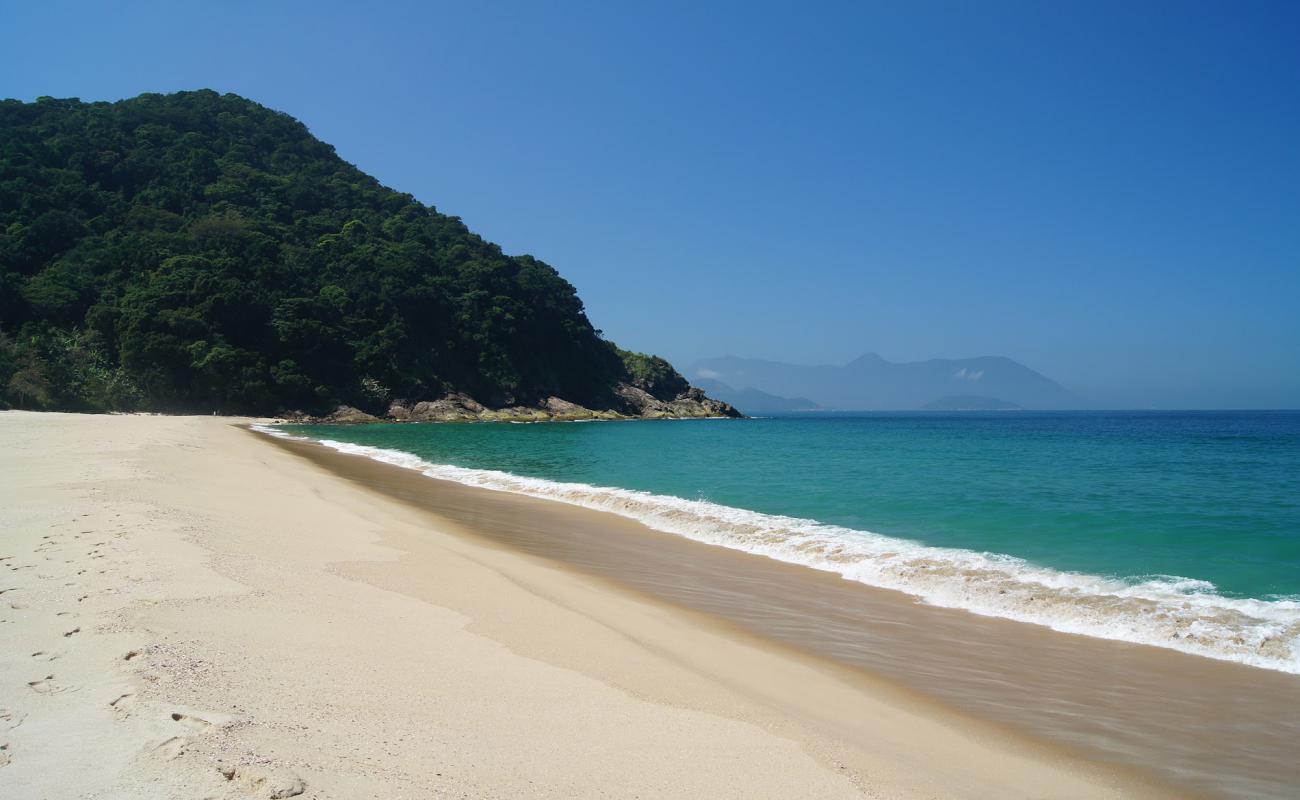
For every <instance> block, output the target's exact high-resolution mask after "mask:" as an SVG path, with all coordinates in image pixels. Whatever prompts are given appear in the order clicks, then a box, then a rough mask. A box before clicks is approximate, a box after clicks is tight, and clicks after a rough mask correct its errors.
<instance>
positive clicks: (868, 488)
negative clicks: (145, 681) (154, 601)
mask: <svg viewBox="0 0 1300 800" xmlns="http://www.w3.org/2000/svg"><path fill="white" fill-rule="evenodd" d="M298 431H299V432H300V433H306V434H308V435H310V436H312V437H313V438H317V439H325V440H329V441H332V442H333V443H334V446H336V447H339V448H342V449H344V450H346V451H349V452H356V453H362V454H367V455H370V456H372V457H375V458H380V459H383V460H387V461H389V462H390V463H395V464H399V465H402V466H408V467H415V468H419V469H421V470H422V471H424V472H426V473H427V474H429V475H431V476H434V477H439V478H444V479H448V480H455V481H459V482H461V483H466V484H469V485H474V486H481V487H485V488H492V489H497V490H502V491H510V492H515V493H522V494H528V495H531V496H535V497H542V498H547V499H553V500H560V501H563V502H567V503H571V504H575V505H582V506H585V507H589V508H596V509H601V510H606V511H612V512H614V513H618V514H621V515H623V516H627V517H630V518H633V519H636V520H638V521H641V522H643V523H645V524H647V525H649V526H650V527H653V528H655V529H657V530H661V531H665V532H669V533H674V534H677V535H680V536H684V537H687V538H691V539H694V540H696V541H702V542H706V543H709V544H714V545H721V546H725V547H729V548H732V549H737V550H742V551H745V552H749V553H754V554H758V555H764V556H767V557H770V558H775V559H778V560H782V561H786V562H790V563H796V564H801V565H804V566H808V567H813V568H816V569H820V570H825V571H830V572H834V573H836V574H839V575H841V576H843V577H846V578H849V579H851V580H855V581H858V582H861V583H864V584H867V585H870V586H876V587H883V588H891V589H897V590H900V591H904V592H908V593H909V594H912V595H914V596H916V597H918V598H921V599H922V600H924V601H925V602H927V603H930V604H933V605H939V606H944V607H950V608H962V609H966V610H968V611H973V612H976V613H979V614H983V615H988V616H996V617H1002V618H1006V619H1014V620H1019V621H1023V622H1031V623H1035V624H1039V625H1044V626H1047V627H1050V628H1053V629H1055V630H1058V631H1064V632H1071V633H1082V634H1086V635H1090V636H1096V637H1099V638H1107V639H1116V640H1120V641H1128V642H1135V643H1144V644H1151V645H1156V646H1160V647H1166V648H1170V649H1175V650H1180V651H1182V652H1187V653H1194V654H1197V655H1201V656H1208V657H1212V658H1218V659H1222V660H1228V661H1235V662H1238V663H1244V664H1250V665H1253V666H1257V667H1264V668H1269V669H1275V670H1280V671H1286V672H1293V673H1300V414H1297V413H1293V412H1272V413H1236V412H1231V413H1229V412H1213V413H1006V412H993V413H985V414H979V413H976V414H970V413H961V414H954V413H948V414H933V413H932V414H870V415H855V416H845V415H813V416H794V417H778V418H772V419H763V420H743V421H732V420H716V421H689V422H629V423H620V424H590V425H575V424H541V425H508V424H506V425H502V424H495V425H373V426H361V427H346V426H312V427H310V428H300V429H298Z"/></svg>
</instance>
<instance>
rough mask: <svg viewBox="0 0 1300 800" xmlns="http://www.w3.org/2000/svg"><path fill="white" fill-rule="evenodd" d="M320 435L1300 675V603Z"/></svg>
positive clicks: (910, 584) (480, 483)
mask: <svg viewBox="0 0 1300 800" xmlns="http://www.w3.org/2000/svg"><path fill="white" fill-rule="evenodd" d="M253 427H254V429H255V430H258V431H260V432H262V433H266V434H270V435H272V436H278V437H283V438H292V439H304V440H305V441H317V442H319V443H320V444H323V445H325V446H327V447H331V448H333V449H335V450H337V451H339V452H341V453H348V454H353V455H359V456H365V457H367V458H371V459H373V460H375V461H380V462H383V463H386V464H392V465H395V466H399V467H404V468H407V469H412V470H417V471H419V472H421V473H423V474H424V475H427V476H429V477H431V478H438V479H441V480H449V481H455V482H457V483H461V484H464V485H467V486H476V487H479V488H483V489H491V490H494V491H501V492H512V493H515V494H522V495H528V496H530V497H536V498H541V499H545V500H554V501H558V502H562V503H568V504H570V505H575V506H582V507H583V508H589V509H594V510H597V511H606V512H609V513H613V514H618V515H619V516H622V517H627V518H629V519H633V520H636V521H638V522H640V523H642V524H644V525H646V526H648V527H650V528H653V529H655V530H658V531H662V532H665V533H670V534H675V535H677V536H682V537H685V538H688V539H692V540H695V541H697V542H703V543H705V544H711V545H716V546H719V547H727V548H731V549H733V550H741V551H744V552H747V553H752V554H755V555H760V556H766V557H768V558H773V559H776V560H778V561H785V562H788V563H791V564H800V565H803V566H805V567H811V568H813V569H818V570H823V571H826V572H833V573H837V574H839V575H841V576H842V577H844V578H845V579H847V580H852V581H858V582H860V583H863V584H866V585H868V586H874V587H879V588H884V589H893V590H897V591H900V592H904V593H906V594H909V595H912V596H913V597H916V598H918V599H919V600H921V601H923V602H925V603H929V604H931V605H935V606H942V607H945V608H958V609H964V610H966V611H970V612H973V613H976V614H982V615H985V616H990V617H1002V618H1005V619H1012V620H1017V621H1020V622H1027V623H1031V624H1035V625H1043V626H1046V627H1049V628H1052V629H1053V630H1057V631H1062V632H1065V633H1075V634H1082V635H1085V636H1093V637H1097V638H1101V639H1114V640H1119V641H1124V642H1132V643H1136V644H1145V645H1154V646H1156V647H1164V648H1168V649H1171V650H1179V651H1182V652H1184V653H1191V654H1194V655H1198V656H1206V657H1209V658H1216V659H1220V660H1224V661H1235V662H1237V663H1241V664H1247V665H1250V666H1254V667H1261V668H1264V669H1273V670H1278V671H1281V672H1289V673H1293V674H1300V599H1296V598H1291V597H1286V598H1277V599H1272V600H1257V599H1241V598H1230V597H1224V596H1222V595H1219V594H1217V592H1216V587H1215V586H1214V584H1212V583H1210V582H1208V581H1203V580H1197V579H1193V578H1184V577H1179V576H1174V575H1144V576H1137V577H1130V578H1111V577H1103V576H1099V575H1088V574H1084V573H1077V572H1061V571H1058V570H1053V569H1050V568H1047V567H1041V566H1038V565H1035V564H1032V563H1030V562H1028V561H1025V560H1024V559H1020V558H1016V557H1014V556H1008V555H1000V554H996V553H979V552H975V551H971V550H962V549H957V548H945V547H932V546H929V545H924V544H920V543H918V542H912V541H908V540H905V539H898V538H894V537H890V536H884V535H881V534H877V533H872V532H870V531H863V530H854V529H850V528H843V527H839V526H834V525H826V524H823V523H820V522H817V521H815V520H810V519H798V518H795V517H784V516H776V515H771V514H761V513H758V512H755V511H747V510H745V509H741V508H732V507H729V506H724V505H718V504H716V503H710V502H707V501H703V500H685V499H682V498H678V497H670V496H665V495H656V494H650V493H648V492H641V491H635V490H629V489H619V488H610V487H600V486H591V485H588V484H584V483H560V482H556V481H549V480H545V479H541V478H529V477H523V476H519V475H514V474H512V473H509V472H500V471H496V470H484V469H468V468H465V467H456V466H452V465H449V464H433V463H430V462H428V461H425V460H424V459H421V458H419V457H418V456H415V455H412V454H410V453H405V452H402V451H400V450H388V449H383V448H378V447H368V446H365V445H357V444H351V443H347V442H338V441H331V440H316V439H306V438H305V437H298V436H292V435H290V434H288V433H285V432H283V431H279V430H276V429H274V428H269V427H265V426H260V425H255V426H253Z"/></svg>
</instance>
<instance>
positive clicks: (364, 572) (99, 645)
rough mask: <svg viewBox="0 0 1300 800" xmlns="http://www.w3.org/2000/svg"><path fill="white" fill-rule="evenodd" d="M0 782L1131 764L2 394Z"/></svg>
mask: <svg viewBox="0 0 1300 800" xmlns="http://www.w3.org/2000/svg"><path fill="white" fill-rule="evenodd" d="M0 472H2V473H3V475H4V481H3V482H2V483H0V530H2V531H3V532H2V533H0V559H3V560H0V678H3V680H0V747H2V748H3V749H0V796H4V797H6V798H9V797H13V798H46V797H48V798H68V797H132V798H134V797H145V798H148V797H160V798H162V797H248V796H261V797H289V796H296V795H301V796H304V797H339V798H352V797H381V796H382V797H385V798H393V797H444V796H445V797H474V798H481V797H700V798H722V797H737V798H740V797H745V798H754V797H774V798H775V797H782V798H785V797H826V798H833V797H898V798H912V797H918V798H919V797H927V798H930V797H981V798H982V797H1000V798H1016V797H1026V798H1027V797H1054V798H1055V797H1060V798H1065V797H1079V798H1096V797H1135V796H1153V795H1154V794H1155V792H1154V790H1152V789H1150V788H1149V787H1146V786H1144V785H1142V784H1139V783H1137V782H1134V781H1131V780H1129V779H1128V778H1127V777H1126V776H1125V775H1123V774H1122V773H1118V772H1110V771H1104V770H1101V769H1099V768H1096V767H1094V766H1091V765H1088V764H1086V763H1083V762H1081V761H1076V760H1071V759H1070V758H1068V757H1066V756H1064V755H1062V754H1060V753H1057V752H1056V751H1052V750H1049V749H1047V748H1040V747H1035V746H1033V745H1031V744H1028V743H1026V742H1023V741H1020V740H1017V739H1015V738H1014V737H1011V736H1008V735H1002V734H1001V733H1000V732H999V731H998V730H997V729H995V728H993V727H992V726H985V725H981V724H979V723H975V722H973V721H971V720H968V719H966V718H963V717H960V716H957V715H955V714H951V713H947V712H945V711H944V710H943V709H941V708H938V707H932V706H930V705H927V704H925V703H923V702H920V701H918V700H916V699H915V698H910V697H908V696H906V695H905V694H904V693H901V692H898V691H897V690H894V689H892V688H891V687H890V686H888V685H885V684H881V685H879V686H877V685H874V684H872V683H871V682H870V681H869V680H864V679H853V678H851V677H850V676H848V675H846V674H840V673H838V672H837V671H836V670H835V669H833V668H831V667H829V666H828V665H826V664H823V663H821V662H819V661H817V660H815V659H812V658H803V657H800V656H798V655H797V654H794V653H792V652H790V651H787V650H784V649H782V648H780V647H777V646H768V645H765V644H764V643H763V642H762V641H761V640H757V639H753V638H749V637H747V636H745V635H744V634H741V633H739V632H736V631H733V630H730V629H728V628H727V627H726V626H724V625H721V624H714V623H713V622H711V621H710V620H709V619H708V618H707V617H705V616H704V615H696V614H693V613H691V612H688V611H685V610H682V609H677V608H674V607H671V606H668V605H664V604H659V603H655V602H651V601H649V600H647V599H646V598H644V597H640V596H638V595H636V594H633V593H630V592H623V591H620V590H618V589H617V588H615V587H614V586H612V585H611V584H610V583H609V582H607V581H603V580H601V579H598V578H594V577H588V576H585V575H582V574H578V573H576V572H574V571H572V570H567V569H563V568H559V567H556V566H554V565H552V564H550V563H548V562H547V561H545V560H543V559H539V558H536V557H532V556H529V555H526V554H523V553H519V552H515V551H512V550H510V549H508V548H503V547H499V546H493V545H492V544H490V543H488V542H486V541H476V540H475V539H474V538H473V537H472V536H470V535H466V533H465V532H464V531H457V530H450V529H440V528H439V527H437V526H434V525H431V523H430V517H429V516H428V515H427V514H422V513H420V512H419V511H418V510H417V509H414V508H412V507H410V506H407V505H404V504H402V503H400V502H397V501H394V500H392V499H389V498H387V497H384V496H381V495H379V494H377V493H374V492H370V491H368V490H366V489H364V488H362V487H360V486H357V485H355V484H353V483H351V482H349V481H347V480H344V479H342V478H339V477H336V476H335V475H333V474H331V473H329V472H327V471H325V470H323V469H320V468H318V467H316V466H314V465H312V464H310V463H308V462H306V461H304V460H302V459H300V458H297V457H295V456H294V455H293V454H291V453H289V452H286V451H285V450H283V449H281V448H277V447H275V446H273V445H272V444H270V443H269V442H267V441H265V440H261V439H259V438H258V437H257V436H255V435H253V434H250V433H249V432H247V431H245V430H243V429H241V428H239V427H236V426H235V425H234V424H232V421H231V420H228V419H214V418H203V417H189V418H186V417H143V416H119V417H105V416H76V415H61V414H41V415H36V414H22V413H13V412H9V413H3V414H0Z"/></svg>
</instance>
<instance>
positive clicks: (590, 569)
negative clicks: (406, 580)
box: [274, 439, 1300, 798]
mask: <svg viewBox="0 0 1300 800" xmlns="http://www.w3.org/2000/svg"><path fill="white" fill-rule="evenodd" d="M274 441H275V442H276V443H277V444H278V445H279V446H280V447H282V448H285V449H287V450H289V451H290V452H293V453H295V454H297V455H299V456H301V457H303V458H306V459H309V460H311V461H313V462H314V463H317V464H320V465H322V466H324V467H326V468H327V469H329V470H330V471H332V472H335V473H337V474H339V475H342V476H344V477H346V478H348V479H349V480H351V481H353V482H356V483H358V484H360V485H363V486H365V487H367V488H370V489H374V490H377V491H380V492H382V493H384V494H386V495H389V496H391V497H395V498H399V499H401V500H402V501H404V502H406V503H407V504H409V505H411V506H412V507H414V508H417V509H419V510H421V511H422V512H425V513H427V514H429V515H431V517H432V518H433V519H436V520H437V521H438V522H437V524H438V525H439V526H441V527H445V528H449V529H455V530H457V531H459V532H460V533H461V534H463V535H468V536H472V537H475V538H478V539H480V540H486V541H491V542H494V543H496V544H498V545H501V546H503V547H507V548H510V549H512V550H518V551H522V552H525V553H529V554H531V555H534V556H537V557H541V558H545V559H549V560H552V561H554V562H556V563H558V564H561V565H565V566H566V567H569V568H573V569H576V570H580V571H582V572H584V573H587V574H591V575H598V576H601V577H603V578H606V579H609V580H610V581H611V582H612V583H614V584H615V585H616V586H620V587H626V588H630V589H632V590H635V591H637V592H641V593H644V594H645V595H646V596H649V597H653V598H656V599H657V600H660V601H667V602H670V603H672V604H674V605H676V606H679V607H682V608H686V609H691V610H693V611H696V612H701V613H703V614H707V615H709V616H710V617H712V618H716V619H721V620H725V621H727V622H728V623H729V624H731V625H733V626H735V627H736V628H737V629H738V630H740V631H744V632H747V633H749V634H753V635H757V636H759V637H762V638H763V639H766V640H770V641H773V642H779V643H781V644H784V645H786V646H788V647H790V648H792V649H793V650H794V651H795V652H798V653H801V654H808V655H811V656H814V657H817V658H822V659H826V661H827V663H829V664H833V665H836V666H837V667H840V668H847V669H849V670H850V671H852V672H854V673H855V674H856V675H857V676H859V677H860V678H862V679H863V680H874V681H875V682H876V684H877V685H880V684H881V683H882V682H883V683H887V684H888V685H890V686H892V687H894V688H895V690H897V691H900V693H901V694H903V695H906V696H907V697H908V698H909V700H910V701H912V702H916V703H921V704H925V703H936V702H937V703H938V704H941V705H942V707H943V708H945V709H946V710H948V711H953V710H955V711H957V712H958V713H960V714H964V715H967V716H968V717H969V718H971V719H974V720H980V721H984V722H991V723H994V724H996V725H998V726H1001V728H1002V730H1004V731H1008V732H1010V733H1011V734H1012V735H1016V736H1022V737H1025V739H1026V740H1027V741H1030V742H1038V743H1041V744H1042V745H1043V746H1045V747H1049V748H1052V749H1059V751H1060V752H1062V753H1066V754H1069V755H1070V756H1073V757H1077V758H1081V759H1085V760H1087V761H1089V762H1092V763H1098V764H1105V765H1107V766H1110V767H1113V768H1116V769H1119V770H1123V771H1126V772H1129V774H1130V775H1139V776H1142V777H1144V778H1145V779H1147V780H1150V781H1152V782H1153V784H1168V785H1171V786H1173V787H1176V790H1177V791H1179V792H1181V793H1183V794H1197V795H1204V796H1213V797H1277V798H1284V797H1294V796H1296V792H1297V791H1298V790H1300V789H1298V787H1300V678H1298V677H1297V676H1293V675H1287V674H1283V673H1278V672H1273V671H1268V670H1262V669H1257V668H1252V667H1246V666H1241V665H1236V664H1231V663H1227V662H1218V661H1213V660H1210V659H1205V658H1200V657H1196V656H1190V655H1185V654H1182V653H1177V652H1173V651H1169V650H1162V649H1159V648H1154V647H1148V646H1143V645H1132V644H1127V643H1122V642H1114V641H1106V640H1099V639H1093V638H1090V637H1084V636H1076V635H1069V634H1061V633H1057V632H1054V631H1050V630H1048V629H1045V628H1040V627H1036V626H1032V625H1026V624H1022V623H1017V622H1011V621H1006V620H999V619H992V618H986V617H980V616H977V615H974V614H970V613H968V612H964V611H957V610H948V609H940V608H934V607H930V606H922V605H919V604H917V603H916V602H914V601H913V600H912V599H911V598H909V597H907V596H906V595H903V594H901V593H897V592H892V591H888V590H878V589H872V588H870V587H866V586H863V585H861V584H857V583H853V582H850V581H845V580H843V579H841V578H839V577H838V576H834V575H830V574H827V573H822V572H818V571H816V570H811V569H806V568H803V567H799V566H795V565H789V564H784V563H781V562H777V561H772V560H769V559H764V558H761V557H757V556H752V555H748V554H745V553H739V552H736V551H732V550H727V549H723V548H716V547H710V546H708V545H703V544H700V543H697V542H692V541H689V540H686V539H682V538H680V537H676V536H672V535H669V534H664V533H660V532H657V531H654V530H651V529H649V528H647V527H645V526H643V525H641V524H639V523H637V522H634V521H631V520H627V519H624V518H620V517H617V516H614V515H610V514H606V513H601V512H597V511H589V510H586V509H581V508H575V507H571V506H567V505H563V504H559V503H554V502H548V501H543V500H537V499H534V498H528V497H523V496H518V495H512V494H507V493H501V492H492V491H489V490H485V489H478V488H472V487H466V486H462V485H460V484H456V483H451V482H447V481H440V480H434V479H431V478H428V477H426V476H423V475H421V474H419V473H417V472H414V471H412V470H406V469H402V468H399V467H394V466H391V465H386V464H380V463H377V462H374V461H371V460H369V459H366V458H363V457H359V456H351V455H343V454H340V453H337V452H335V451H333V450H330V449H328V448H325V447H322V446H319V445H315V444H308V443H302V442H295V441H287V440H283V439H276V440H274ZM399 546H401V547H403V549H406V548H407V547H408V546H410V543H403V544H401V545H399ZM404 591H409V592H412V593H418V592H421V591H424V590H423V589H422V588H421V587H420V586H419V585H418V584H412V585H410V586H406V587H405V588H404ZM438 602H446V603H449V604H452V605H453V606H454V604H455V598H454V597H445V596H443V597H440V598H439V600H438Z"/></svg>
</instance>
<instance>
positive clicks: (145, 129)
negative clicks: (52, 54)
mask: <svg viewBox="0 0 1300 800" xmlns="http://www.w3.org/2000/svg"><path fill="white" fill-rule="evenodd" d="M628 372H630V373H631V374H632V375H633V376H634V377H635V379H636V381H638V382H639V383H641V384H644V385H645V386H654V387H656V388H657V389H658V390H660V391H667V390H668V388H671V387H673V386H676V385H677V382H680V383H681V384H682V385H684V384H685V381H682V380H681V376H680V375H677V374H676V373H675V372H673V371H672V367H671V366H669V365H668V364H667V362H664V361H663V360H662V359H657V358H649V357H646V356H633V355H632V354H626V353H620V352H618V351H617V350H616V349H615V348H614V346H613V345H612V344H610V343H608V342H606V341H604V340H603V339H602V338H601V336H600V334H599V332H598V331H596V330H594V329H593V328H592V326H591V324H590V322H589V321H588V320H587V317H586V314H585V313H584V311H583V307H582V302H581V300H579V299H578V296H577V293H576V292H575V291H574V289H573V287H572V286H571V285H570V284H569V283H567V282H566V281H565V280H564V279H563V278H561V277H560V276H559V275H558V274H557V273H556V271H555V270H554V269H552V268H551V267H550V266H548V265H546V264H544V263H543V262H541V261H538V260H536V259H534V258H532V257H530V256H517V257H516V256H507V255H505V254H503V253H502V252H501V249H500V248H499V247H497V246H496V245H494V244H491V243H489V242H486V241H484V240H483V239H481V238H479V237H478V236H476V235H474V234H473V233H471V232H470V231H469V230H468V229H467V228H466V227H465V226H464V225H463V224H462V223H461V221H460V220H459V219H458V218H456V217H450V216H446V215H444V214H441V213H439V212H438V211H436V210H435V209H433V208H431V207H427V206H424V205H422V204H420V203H419V202H417V201H415V200H414V199H413V198H412V197H410V196H409V195H405V194H400V193H398V192H395V191H393V190H391V189H388V188H386V187H384V186H381V185H380V184H379V183H378V182H377V181H375V180H374V179H373V178H371V177H369V176H367V175H365V174H363V173H362V172H360V171H359V170H357V169H356V168H355V167H353V166H352V165H350V164H347V163H346V162H344V161H343V160H342V159H340V158H339V157H338V156H337V155H336V154H335V153H334V150H333V148H331V147H330V146H329V145H327V144H325V143H323V142H321V141H319V140H317V139H316V138H314V137H313V136H312V135H311V134H310V133H309V132H308V131H307V129H306V127H304V126H303V125H302V124H301V123H299V122H297V121H296V120H294V119H292V118H290V117H288V116H287V115H284V114H280V113H277V112H275V111H272V110H270V109H267V108H264V107H262V106H259V105H257V104H256V103H253V102H251V101H248V100H245V99H243V98H240V97H237V96H235V95H229V94H227V95H218V94H216V93H215V92H211V91H198V92H182V93H179V94H173V95H157V94H146V95H141V96H140V97H137V98H134V99H131V100H125V101H122V102H118V103H82V102H80V101H79V100H75V99H73V100H58V99H53V98H41V99H39V100H37V101H36V102H35V103H22V102H19V101H14V100H7V101H0V402H3V403H7V404H8V405H11V406H21V407H29V408H68V409H83V410H109V409H130V408H141V409H155V410H170V411H183V410H189V411H210V410H220V411H226V412H248V413H270V412H274V411H277V410H283V409H292V408H303V409H308V410H310V409H320V408H326V407H329V406H331V405H333V404H336V403H340V402H346V403H350V404H353V405H357V406H360V407H362V408H368V409H371V410H375V409H382V407H384V405H385V404H386V403H387V402H388V401H390V400H391V399H394V398H402V397H405V398H413V399H422V398H427V397H431V396H434V395H437V394H439V393H441V392H444V391H447V390H450V389H456V390H461V391H465V392H468V393H470V394H472V395H474V396H476V397H478V398H480V399H481V400H483V401H484V402H487V403H489V404H508V403H515V402H530V401H533V400H537V399H540V398H544V397H546V396H549V395H559V396H561V397H565V398H566V399H570V400H573V401H575V402H579V403H584V404H591V405H596V406H600V405H602V403H604V402H606V401H607V400H608V398H609V396H610V395H609V392H610V389H611V387H612V386H613V385H614V384H615V383H616V382H617V381H619V380H622V379H624V378H625V376H626V373H628ZM674 376H675V378H674Z"/></svg>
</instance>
